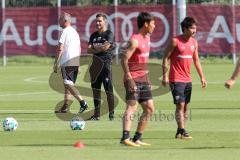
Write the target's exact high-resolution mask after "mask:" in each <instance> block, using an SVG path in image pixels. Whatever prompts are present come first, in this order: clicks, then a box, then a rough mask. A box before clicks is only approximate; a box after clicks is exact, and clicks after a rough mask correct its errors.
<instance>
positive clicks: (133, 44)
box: [121, 40, 138, 92]
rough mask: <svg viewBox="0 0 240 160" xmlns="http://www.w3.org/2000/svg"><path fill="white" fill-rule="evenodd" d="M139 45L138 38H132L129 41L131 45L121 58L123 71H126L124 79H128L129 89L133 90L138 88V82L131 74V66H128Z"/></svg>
mask: <svg viewBox="0 0 240 160" xmlns="http://www.w3.org/2000/svg"><path fill="white" fill-rule="evenodd" d="M137 46H138V41H137V40H131V41H130V42H129V47H128V48H127V50H126V52H125V53H123V56H122V59H121V65H122V68H123V72H124V81H127V82H128V83H129V90H130V91H133V92H134V91H135V89H136V84H135V82H134V81H133V79H132V76H131V74H130V71H129V67H128V60H129V58H130V57H131V56H132V55H133V53H134V51H135V50H136V48H137Z"/></svg>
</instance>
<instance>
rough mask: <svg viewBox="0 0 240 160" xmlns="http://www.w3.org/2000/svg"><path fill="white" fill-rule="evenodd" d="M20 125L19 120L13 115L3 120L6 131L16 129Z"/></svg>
mask: <svg viewBox="0 0 240 160" xmlns="http://www.w3.org/2000/svg"><path fill="white" fill-rule="evenodd" d="M17 127H18V122H17V121H16V120H15V119H14V118H12V117H7V118H6V119H4V120H3V130H4V131H14V130H16V129H17Z"/></svg>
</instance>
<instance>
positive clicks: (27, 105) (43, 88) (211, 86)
mask: <svg viewBox="0 0 240 160" xmlns="http://www.w3.org/2000/svg"><path fill="white" fill-rule="evenodd" d="M233 68H234V66H233V65H232V64H203V69H204V73H205V76H206V79H207V81H208V88H207V89H204V90H203V89H201V87H200V82H199V78H198V76H197V74H196V72H195V70H194V69H193V70H192V72H193V94H192V102H191V103H190V108H191V110H190V120H189V121H188V122H187V127H186V128H187V130H188V131H189V132H190V133H191V135H192V136H193V140H189V141H182V140H175V139H174V135H175V132H176V124H175V121H174V120H173V117H172V116H173V113H174V105H173V104H172V97H171V94H170V93H168V94H165V95H162V96H157V97H154V101H155V107H156V112H155V115H154V116H155V118H153V119H152V121H151V122H150V123H149V126H148V128H147V129H146V131H145V133H144V135H143V138H144V139H145V141H146V142H149V143H152V146H151V147H141V148H129V147H125V146H121V145H120V144H119V139H120V137H121V132H122V129H121V126H122V123H121V116H122V114H123V112H124V109H125V105H124V102H123V101H122V100H119V103H118V106H117V108H116V119H115V120H114V121H113V122H110V121H108V119H107V116H103V117H101V121H99V122H93V121H87V123H86V128H85V129H84V130H83V131H72V130H71V129H70V126H69V122H66V121H61V120H59V119H58V118H57V117H56V116H55V114H54V113H53V112H54V108H55V106H56V104H57V103H58V102H59V101H61V100H62V99H63V95H62V94H60V93H58V92H56V91H54V90H52V89H51V88H50V87H49V85H48V78H49V76H50V74H51V72H52V66H51V65H50V64H49V63H46V64H41V63H39V64H26V63H25V64H10V65H9V66H7V67H0V74H1V79H0V120H1V121H2V120H3V119H4V118H5V117H9V116H12V117H14V118H16V120H17V121H18V123H19V127H18V129H17V130H16V131H15V132H4V131H2V129H1V130H0V159H1V160H46V159H50V160H66V159H83V160H95V159H98V160H113V159H114V160H124V159H131V160H135V159H136V160H139V159H141V160H145V159H146V160H157V159H168V160H178V159H184V160H193V159H194V160H203V159H209V160H210V159H211V160H226V159H229V160H230V159H231V160H237V159H239V157H240V152H239V150H240V103H239V102H240V99H239V95H240V94H239V93H240V92H239V90H240V83H237V84H236V85H235V86H234V88H233V89H232V90H227V89H225V88H224V86H223V84H224V81H225V80H226V79H227V78H228V77H230V75H231V73H232V71H233ZM86 71H87V66H83V67H82V70H81V73H80V75H79V77H78V82H77V83H78V85H80V86H81V85H85V86H86V87H90V85H89V84H83V82H82V79H83V75H84V74H85V73H86ZM113 74H114V73H113ZM119 85H122V84H119ZM82 93H84V91H82ZM83 95H84V94H83ZM85 98H86V100H87V101H88V102H89V104H90V106H93V103H92V98H91V97H85ZM77 110H78V104H77V102H76V101H74V103H73V106H72V112H77ZM139 111H141V110H139ZM136 121H137V120H136V119H135V120H134V122H133V123H134V125H133V128H132V135H133V134H134V131H135V128H136ZM1 126H2V124H1ZM78 140H80V141H81V142H82V143H84V144H85V145H86V147H85V148H83V149H77V148H74V147H73V144H74V143H75V142H76V141H78Z"/></svg>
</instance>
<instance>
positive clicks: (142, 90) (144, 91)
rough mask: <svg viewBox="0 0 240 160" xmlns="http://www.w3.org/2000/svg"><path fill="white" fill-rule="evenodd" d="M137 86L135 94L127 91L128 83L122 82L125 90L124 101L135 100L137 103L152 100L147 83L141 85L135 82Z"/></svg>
mask: <svg viewBox="0 0 240 160" xmlns="http://www.w3.org/2000/svg"><path fill="white" fill-rule="evenodd" d="M135 83H136V86H137V90H136V91H135V92H131V91H129V87H128V83H127V82H124V86H125V89H126V101H128V100H136V101H138V102H139V103H142V102H145V101H148V100H150V99H152V92H151V86H150V84H149V83H141V82H135Z"/></svg>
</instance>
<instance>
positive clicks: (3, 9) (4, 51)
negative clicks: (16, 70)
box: [2, 0, 7, 66]
mask: <svg viewBox="0 0 240 160" xmlns="http://www.w3.org/2000/svg"><path fill="white" fill-rule="evenodd" d="M5 7H6V6H5V0H2V26H3V24H4V22H5ZM2 39H3V66H6V65H7V53H6V41H5V36H3V35H2Z"/></svg>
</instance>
